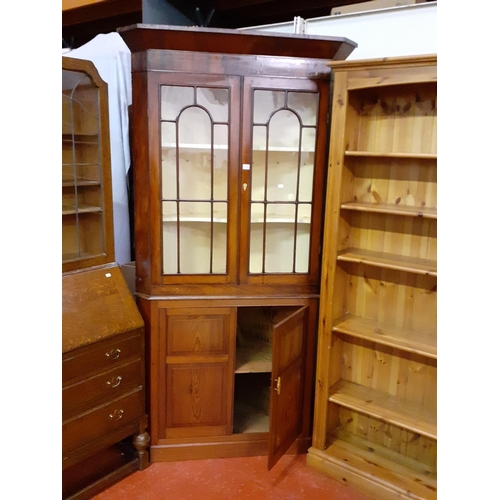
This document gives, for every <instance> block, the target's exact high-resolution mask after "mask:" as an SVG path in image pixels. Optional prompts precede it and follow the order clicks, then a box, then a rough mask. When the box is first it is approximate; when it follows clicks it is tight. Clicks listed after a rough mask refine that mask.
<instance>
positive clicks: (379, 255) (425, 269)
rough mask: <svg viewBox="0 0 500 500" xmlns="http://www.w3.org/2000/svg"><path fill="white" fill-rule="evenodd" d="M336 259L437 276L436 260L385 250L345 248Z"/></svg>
mask: <svg viewBox="0 0 500 500" xmlns="http://www.w3.org/2000/svg"><path fill="white" fill-rule="evenodd" d="M337 260H339V261H344V262H356V263H358V264H366V265H369V266H375V267H383V268H385V269H394V270H395V271H405V272H410V273H417V274H425V275H428V276H437V263H436V261H433V260H428V259H418V258H415V257H406V256H401V255H395V254H390V253H385V252H374V251H371V250H361V249H359V248H347V249H345V250H341V251H340V252H339V253H338V255H337Z"/></svg>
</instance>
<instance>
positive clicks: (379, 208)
mask: <svg viewBox="0 0 500 500" xmlns="http://www.w3.org/2000/svg"><path fill="white" fill-rule="evenodd" d="M340 208H341V209H342V210H354V211H358V212H373V213H381V214H392V215H402V216H408V217H423V218H427V219H437V209H436V208H430V207H411V206H405V205H395V204H389V203H362V202H356V201H348V202H344V203H342V204H341V205H340Z"/></svg>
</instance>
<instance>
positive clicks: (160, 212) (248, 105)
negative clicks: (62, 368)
mask: <svg viewBox="0 0 500 500" xmlns="http://www.w3.org/2000/svg"><path fill="white" fill-rule="evenodd" d="M120 35H121V36H122V37H123V38H124V40H125V42H126V43H127V44H128V46H129V47H130V49H131V51H132V53H133V56H132V68H133V75H132V85H133V102H134V106H133V141H132V143H133V158H134V193H135V210H134V212H135V224H134V225H135V249H136V253H135V255H136V269H137V277H136V290H137V301H138V305H139V308H140V310H141V312H142V314H143V317H144V318H145V323H146V331H147V342H148V355H149V360H150V365H149V367H148V368H149V372H148V376H149V412H148V413H149V415H150V430H151V459H152V461H167V460H183V459H195V458H219V457H234V456H250V455H266V454H267V455H268V457H269V458H268V467H269V468H270V467H272V466H273V465H274V464H275V463H276V461H277V460H278V459H279V458H280V456H281V455H282V454H283V453H285V452H286V451H287V450H289V449H292V450H294V451H297V450H300V451H302V452H305V451H307V449H308V448H309V446H310V443H311V432H312V403H313V396H312V394H313V380H314V379H313V372H314V355H315V350H316V346H315V336H316V327H317V311H318V294H319V281H320V271H319V268H320V259H319V255H320V244H321V230H322V226H323V211H324V185H325V171H326V163H327V155H328V148H327V141H328V127H327V123H328V118H327V116H328V111H329V109H330V95H331V71H330V68H329V67H328V63H329V62H330V61H331V60H332V59H344V58H345V57H346V56H347V55H348V54H349V53H350V52H351V51H352V50H353V49H354V48H355V44H354V43H353V42H351V41H349V40H346V39H341V38H334V37H307V36H289V35H281V34H271V35H270V34H262V33H258V32H255V33H252V32H245V33H243V32H238V31H237V30H223V29H215V28H213V29H212V28H184V27H175V26H157V25H136V26H132V27H126V28H122V29H120Z"/></svg>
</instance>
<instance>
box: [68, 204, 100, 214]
mask: <svg viewBox="0 0 500 500" xmlns="http://www.w3.org/2000/svg"><path fill="white" fill-rule="evenodd" d="M101 211H102V208H101V207H99V206H95V205H84V204H80V205H78V208H75V206H74V205H63V207H62V214H63V215H72V214H82V213H83V214H86V213H95V212H101Z"/></svg>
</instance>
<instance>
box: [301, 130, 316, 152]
mask: <svg viewBox="0 0 500 500" xmlns="http://www.w3.org/2000/svg"><path fill="white" fill-rule="evenodd" d="M315 150H316V129H315V128H304V129H302V151H303V152H306V151H309V152H312V151H315Z"/></svg>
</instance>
